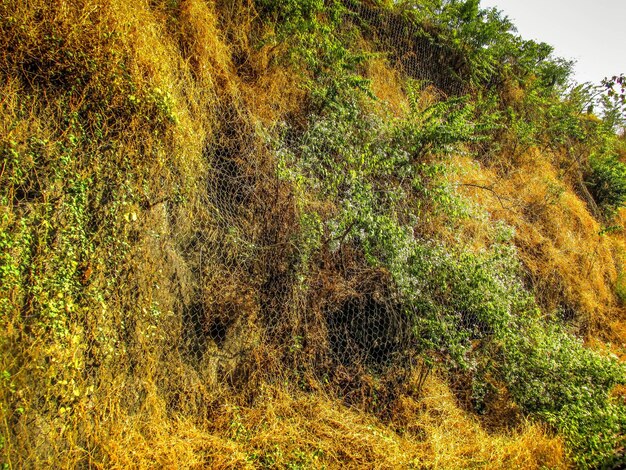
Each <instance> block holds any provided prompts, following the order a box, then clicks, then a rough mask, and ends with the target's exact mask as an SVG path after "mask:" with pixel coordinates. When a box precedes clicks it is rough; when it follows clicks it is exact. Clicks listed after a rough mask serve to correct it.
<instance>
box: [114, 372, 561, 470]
mask: <svg viewBox="0 0 626 470" xmlns="http://www.w3.org/2000/svg"><path fill="white" fill-rule="evenodd" d="M233 398H234V397H233ZM394 406H395V410H394V419H393V420H392V421H391V422H387V423H384V422H381V421H380V420H378V419H376V418H375V417H373V416H372V415H370V414H368V413H364V412H360V411H358V410H356V409H352V408H347V407H346V406H344V405H343V404H342V403H341V402H339V401H337V400H336V399H333V398H330V397H327V396H325V395H324V394H322V393H315V394H306V393H303V392H299V391H297V390H293V389H287V388H284V387H281V386H276V385H273V386H270V385H266V386H263V388H262V390H261V391H260V393H259V396H258V397H257V399H256V402H255V404H253V405H242V404H237V401H232V400H230V401H229V400H228V399H226V400H225V401H224V402H223V403H222V404H220V406H219V408H218V409H216V411H215V416H214V417H213V420H211V421H207V422H206V423H203V424H202V425H198V423H195V424H194V423H192V422H190V421H176V420H173V421H172V420H167V419H160V420H156V421H155V422H151V421H147V422H146V421H142V420H139V419H134V420H133V419H128V420H126V421H122V422H121V423H120V424H121V428H120V429H118V430H117V432H116V433H115V434H114V435H111V436H107V437H106V444H107V445H106V453H107V455H106V462H107V464H106V467H107V468H127V467H129V466H132V467H136V468H155V467H160V468H215V469H235V468H259V467H261V468H354V469H360V468H372V469H373V468H377V469H399V468H428V469H446V470H448V469H450V470H451V469H465V468H489V469H499V468H501V469H508V468H519V469H536V468H551V469H558V468H568V465H569V464H568V461H567V459H566V457H565V452H564V447H563V444H562V442H561V440H560V439H558V438H555V437H551V436H549V435H548V434H547V433H546V432H545V431H544V430H543V429H542V428H541V427H540V426H538V425H534V424H528V423H527V424H524V425H523V427H522V428H521V429H520V430H518V431H514V432H510V433H509V434H508V435H491V434H488V433H487V432H486V431H484V430H483V429H482V427H481V425H480V424H479V422H478V421H476V419H474V418H472V417H470V416H468V415H467V414H466V413H465V412H464V411H462V410H461V409H460V408H459V407H458V406H457V405H456V402H455V398H454V397H453V395H452V394H451V393H450V391H449V390H448V388H447V386H446V385H445V384H444V383H443V381H442V380H441V379H438V378H436V377H431V378H430V379H428V380H427V382H426V384H425V388H424V394H423V398H422V399H420V400H416V399H415V398H412V397H409V396H403V397H400V398H399V399H398V400H397V403H396V404H395V405H394ZM152 417H153V418H157V417H158V413H156V414H153V415H152Z"/></svg>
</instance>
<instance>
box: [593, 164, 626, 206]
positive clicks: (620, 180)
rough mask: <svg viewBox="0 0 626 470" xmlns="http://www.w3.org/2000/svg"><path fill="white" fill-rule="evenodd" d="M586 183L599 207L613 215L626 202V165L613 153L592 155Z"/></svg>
mask: <svg viewBox="0 0 626 470" xmlns="http://www.w3.org/2000/svg"><path fill="white" fill-rule="evenodd" d="M586 184H587V187H588V188H589V191H590V192H591V195H592V196H593V199H594V200H595V202H596V204H598V207H600V209H601V210H602V211H603V212H604V213H605V214H606V215H607V216H612V215H614V214H615V212H617V211H618V210H619V209H620V208H621V207H623V206H624V203H625V202H626V165H624V164H623V163H622V162H620V161H619V160H618V159H617V157H615V156H612V155H611V156H600V157H592V158H591V159H590V161H589V169H588V172H587V178H586Z"/></svg>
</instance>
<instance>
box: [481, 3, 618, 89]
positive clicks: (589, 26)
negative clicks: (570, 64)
mask: <svg viewBox="0 0 626 470" xmlns="http://www.w3.org/2000/svg"><path fill="white" fill-rule="evenodd" d="M481 5H482V7H483V8H487V7H496V8H498V10H502V11H503V12H504V14H505V15H506V16H508V17H509V18H510V19H511V20H513V23H514V24H515V25H516V26H517V30H518V33H519V34H520V35H521V36H522V37H523V38H524V39H535V40H538V41H540V42H547V43H548V44H550V45H552V46H554V49H555V54H556V55H557V56H560V57H563V58H565V59H574V60H576V66H575V69H574V71H575V80H576V81H578V82H593V83H595V84H599V83H600V81H601V80H602V79H603V78H604V77H607V76H608V77H611V76H613V75H619V74H620V73H626V0H481Z"/></svg>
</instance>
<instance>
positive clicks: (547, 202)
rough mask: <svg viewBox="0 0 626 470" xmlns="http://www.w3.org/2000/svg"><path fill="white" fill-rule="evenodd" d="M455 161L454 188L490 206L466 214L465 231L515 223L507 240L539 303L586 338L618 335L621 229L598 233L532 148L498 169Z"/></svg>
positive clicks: (482, 237) (479, 237)
mask: <svg viewBox="0 0 626 470" xmlns="http://www.w3.org/2000/svg"><path fill="white" fill-rule="evenodd" d="M459 166H460V167H461V168H462V170H461V172H460V173H461V174H462V176H461V177H460V180H461V188H462V189H463V190H464V192H465V193H466V194H467V195H469V196H470V198H471V199H472V200H473V201H475V202H476V203H477V204H478V205H479V206H480V207H482V208H485V209H487V211H488V212H489V218H488V219H485V220H480V219H473V220H470V221H468V223H467V224H465V227H464V228H463V229H462V230H465V231H466V234H465V236H466V237H468V238H470V239H472V240H474V243H477V244H478V245H483V246H484V245H485V244H488V243H490V239H489V237H490V235H489V234H490V230H489V229H488V227H489V226H491V223H492V222H493V221H494V220H501V221H504V222H506V223H507V224H508V225H510V226H511V227H513V228H514V229H515V237H514V242H515V244H516V246H517V247H518V249H519V254H520V258H521V260H522V262H523V264H524V266H525V267H526V268H527V269H528V271H529V273H530V279H529V282H530V283H531V287H532V289H533V291H534V292H535V294H536V295H537V296H538V299H539V300H540V302H541V303H542V305H543V306H544V308H545V310H546V311H547V312H552V311H556V310H557V309H560V311H561V314H562V315H564V316H565V317H566V318H568V319H570V320H572V319H573V320H575V321H576V322H578V324H579V326H580V328H581V330H582V331H583V332H585V333H586V334H587V336H588V338H592V337H593V336H595V335H600V337H603V338H604V339H607V340H611V341H617V342H618V343H619V342H621V343H623V342H624V341H623V333H619V332H620V331H621V330H622V329H623V327H621V326H620V325H622V323H623V322H624V320H625V319H626V317H625V315H624V313H625V312H624V308H623V306H622V305H621V304H620V302H619V300H618V298H617V296H616V286H617V284H618V279H619V276H620V274H621V272H622V269H623V260H624V258H623V257H624V253H625V251H624V248H625V246H626V245H625V241H624V237H623V234H621V233H619V232H618V233H603V232H602V230H603V228H604V227H603V226H602V225H601V224H600V223H599V222H598V221H597V220H596V219H594V218H593V217H592V215H591V214H590V212H589V210H588V208H587V207H586V205H585V203H584V202H583V201H582V200H581V199H580V198H579V197H578V196H577V195H576V194H575V193H574V192H573V190H572V189H571V188H570V187H569V186H568V184H567V183H565V182H564V181H563V179H562V178H560V177H559V174H558V172H557V170H556V169H555V168H554V166H553V164H552V163H551V159H550V156H549V155H541V154H540V153H539V152H538V151H537V150H530V151H529V152H527V154H525V155H524V157H523V158H521V159H520V162H519V164H518V165H516V167H515V169H514V170H511V171H510V172H507V173H504V174H502V173H500V172H495V171H493V170H490V169H488V168H485V167H484V166H481V165H480V164H478V163H476V162H473V161H470V160H462V161H461V163H459ZM619 223H620V224H621V225H623V223H621V221H620V222H619ZM620 337H621V338H622V340H621V341H620V340H619V338H620ZM616 346H620V347H621V345H619V344H616Z"/></svg>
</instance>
